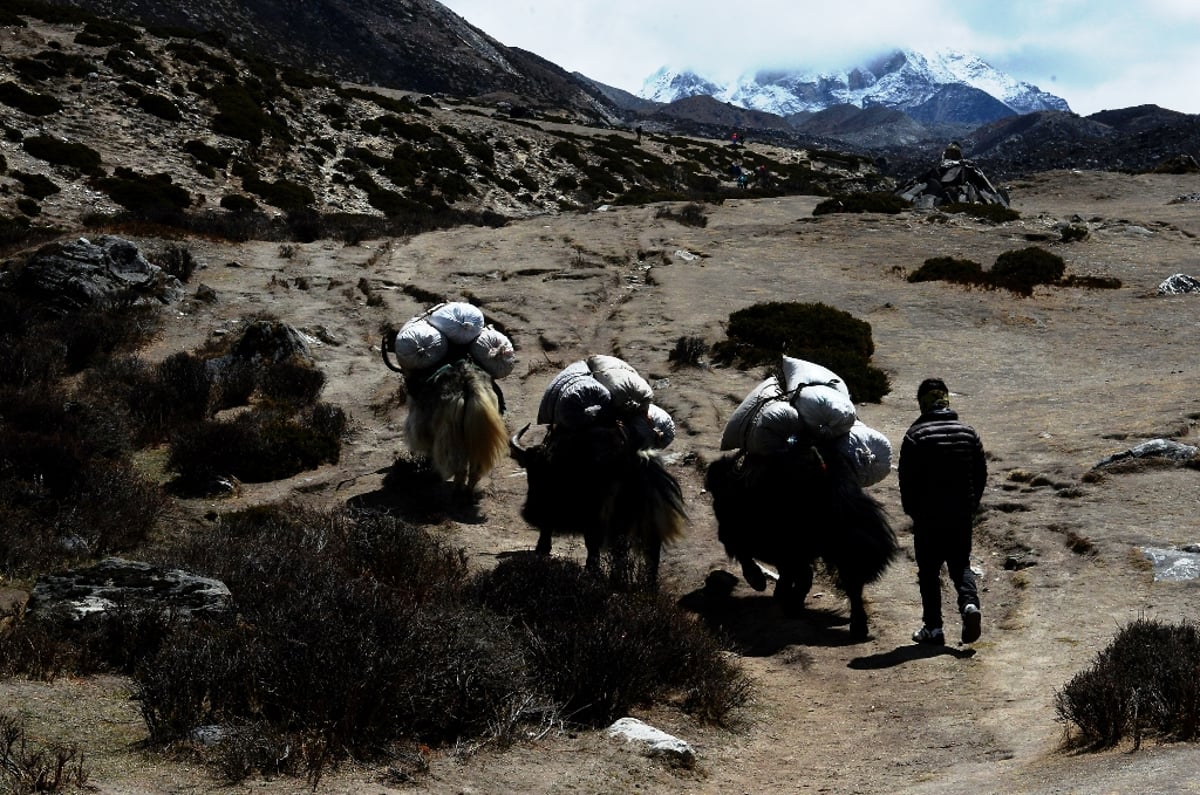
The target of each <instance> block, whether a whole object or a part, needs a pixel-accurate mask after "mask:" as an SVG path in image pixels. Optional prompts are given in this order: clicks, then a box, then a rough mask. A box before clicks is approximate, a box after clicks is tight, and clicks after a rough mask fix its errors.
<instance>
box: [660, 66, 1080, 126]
mask: <svg viewBox="0 0 1200 795" xmlns="http://www.w3.org/2000/svg"><path fill="white" fill-rule="evenodd" d="M949 85H964V86H969V87H971V88H974V89H976V90H979V91H982V92H983V93H985V94H987V95H989V96H991V97H992V98H994V99H996V100H998V101H999V102H1001V103H1003V104H1004V105H1005V106H1007V107H1008V108H1010V109H1011V110H1012V111H1013V113H1014V114H1021V113H1030V112H1033V111H1036V110H1065V111H1069V110H1070V107H1069V106H1068V105H1067V103H1066V101H1065V100H1063V99H1061V98H1059V97H1056V96H1054V95H1053V94H1049V93H1047V92H1045V91H1042V90H1041V89H1039V88H1038V87H1037V86H1034V85H1032V84H1030V83H1025V82H1023V81H1020V80H1016V79H1015V78H1013V77H1012V76H1010V75H1008V74H1005V73H1004V72H1001V71H999V70H997V69H995V68H993V67H992V66H991V65H989V64H988V63H987V62H985V61H984V60H982V59H981V58H979V57H978V56H975V55H971V54H969V53H964V52H959V51H956V50H940V51H937V52H934V53H920V52H917V51H914V50H896V51H893V52H891V53H889V54H886V55H884V56H882V57H880V58H878V59H876V60H875V61H873V62H872V63H870V64H868V65H865V66H858V67H854V68H851V69H847V70H840V71H830V72H822V73H819V74H815V73H811V72H803V71H790V72H785V71H779V70H772V71H758V72H754V73H747V74H744V75H742V76H741V77H739V78H737V79H736V80H735V81H733V82H731V83H727V84H721V83H718V82H715V81H713V80H709V79H706V78H704V77H701V76H699V75H697V74H695V73H692V72H676V71H673V70H670V69H667V68H666V67H663V68H662V69H659V70H658V72H656V73H655V74H654V75H651V77H650V78H648V79H647V80H646V83H645V85H644V86H643V88H642V93H641V96H642V97H644V98H646V99H651V100H654V101H658V102H672V101H674V100H676V99H681V98H683V97H685V96H693V95H695V94H707V95H709V96H712V97H713V98H715V99H717V100H719V101H721V102H729V103H731V104H734V105H739V106H741V107H745V108H751V109H754V110H762V111H767V112H770V113H776V114H778V115H781V116H787V115H790V114H793V113H799V112H803V111H820V110H824V109H826V108H829V107H832V106H834V105H839V104H850V105H855V106H857V107H860V108H862V107H868V106H871V105H886V106H888V107H894V108H897V109H899V110H908V109H911V108H915V107H916V106H918V105H921V104H923V103H925V102H928V101H929V100H930V99H931V98H932V97H934V96H935V95H936V94H937V93H938V92H939V91H940V90H941V89H943V88H944V87H946V86H949ZM965 120H966V119H946V120H945V121H965Z"/></svg>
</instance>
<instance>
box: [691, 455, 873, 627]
mask: <svg viewBox="0 0 1200 795" xmlns="http://www.w3.org/2000/svg"><path fill="white" fill-rule="evenodd" d="M704 485H705V488H706V489H707V490H708V491H709V493H710V494H711V495H712V501H713V513H714V514H715V515H716V518H717V527H718V530H717V533H718V538H719V539H720V540H721V543H722V544H724V545H725V552H726V553H727V554H728V555H729V556H730V557H731V558H734V559H736V560H737V561H738V562H739V563H740V564H741V566H742V576H743V577H745V579H746V582H747V583H749V584H750V586H751V587H753V588H754V589H755V590H758V591H761V590H764V589H765V588H766V585H767V583H766V577H765V576H764V574H763V571H762V569H760V568H759V566H758V563H756V561H762V562H763V563H768V564H771V565H773V566H775V567H777V568H778V570H779V581H778V582H777V583H776V584H775V596H776V597H777V598H778V599H780V600H781V606H782V607H783V609H784V612H785V613H787V614H789V615H796V614H799V613H800V612H801V611H803V609H804V600H805V598H806V597H807V596H808V592H809V589H810V588H811V587H812V579H813V564H814V562H816V561H817V560H820V561H821V562H822V563H823V564H824V567H825V569H826V570H827V571H828V572H829V573H830V574H831V575H833V576H834V581H835V582H836V584H837V586H838V588H839V589H840V590H841V591H842V592H843V593H845V594H846V596H847V597H848V598H849V600H850V634H851V636H852V637H854V638H860V639H861V638H865V637H867V611H866V608H865V607H864V606H863V586H865V585H867V584H868V583H872V582H874V581H875V580H877V579H879V577H880V576H881V575H882V574H883V572H884V571H885V570H886V569H887V567H888V565H889V564H890V563H891V562H892V560H893V559H894V558H895V556H896V551H897V543H896V536H895V533H894V532H893V531H892V527H891V525H890V524H889V522H888V519H887V516H886V514H885V513H884V511H883V507H882V506H881V505H880V504H879V503H878V502H877V501H876V500H875V499H874V498H873V497H871V496H870V495H869V494H867V493H866V491H864V490H863V488H862V487H861V486H859V484H858V481H857V480H856V479H855V478H854V475H853V473H852V472H851V471H850V469H849V465H848V464H846V462H845V460H844V459H843V458H842V456H841V455H839V454H838V453H837V452H836V451H834V450H831V449H822V448H821V447H818V446H816V445H809V444H799V445H797V446H796V447H794V448H793V449H791V450H789V451H787V452H785V453H775V454H769V455H763V454H749V453H746V452H738V453H736V454H730V455H727V456H725V457H723V458H720V459H718V460H716V461H714V462H712V463H711V464H710V465H709V467H708V471H707V473H706V475H705V481H704Z"/></svg>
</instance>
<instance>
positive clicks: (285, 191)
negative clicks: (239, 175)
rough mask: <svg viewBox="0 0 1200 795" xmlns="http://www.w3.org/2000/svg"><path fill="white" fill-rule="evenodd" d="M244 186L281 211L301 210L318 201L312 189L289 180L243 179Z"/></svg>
mask: <svg viewBox="0 0 1200 795" xmlns="http://www.w3.org/2000/svg"><path fill="white" fill-rule="evenodd" d="M242 186H243V187H244V188H245V189H246V190H248V191H250V192H251V193H253V194H255V195H256V196H258V197H259V198H261V199H262V200H263V201H265V202H266V203H267V204H270V205H271V206H273V207H278V208H279V209H281V210H299V209H301V208H303V207H307V206H308V205H310V204H312V203H313V202H314V201H316V199H317V197H316V196H315V195H314V194H313V192H312V189H311V188H309V187H308V186H306V185H300V184H298V183H296V182H292V181H291V180H288V179H277V180H275V181H274V182H267V181H266V180H264V179H261V178H259V177H258V176H257V175H254V176H247V177H243V179H242Z"/></svg>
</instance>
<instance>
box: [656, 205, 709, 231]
mask: <svg viewBox="0 0 1200 795" xmlns="http://www.w3.org/2000/svg"><path fill="white" fill-rule="evenodd" d="M654 217H655V218H670V219H671V220H673V221H678V222H679V223H681V224H683V225H684V226H696V227H700V228H703V227H706V226H708V216H707V215H705V214H704V205H703V204H698V203H696V202H688V203H687V204H685V205H683V207H681V208H679V210H678V211H676V210H673V209H672V208H670V207H660V208H659V209H658V212H656V213H655V214H654Z"/></svg>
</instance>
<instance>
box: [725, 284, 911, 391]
mask: <svg viewBox="0 0 1200 795" xmlns="http://www.w3.org/2000/svg"><path fill="white" fill-rule="evenodd" d="M725 333H726V336H727V339H726V340H724V341H722V342H718V343H716V344H715V345H713V358H714V360H715V361H717V362H720V363H723V364H734V365H736V366H737V367H739V368H742V369H745V368H749V367H756V366H759V365H768V366H772V367H774V366H776V365H777V364H778V363H779V360H780V356H781V355H787V356H792V357H795V358H798V359H805V360H807V361H810V362H815V363H816V364H820V365H822V366H824V367H828V368H829V369H830V370H832V371H833V372H835V373H837V374H838V375H839V376H840V377H841V378H842V379H843V380H844V381H845V382H846V385H847V386H848V387H849V389H850V397H851V399H852V400H854V402H855V403H861V402H864V401H868V402H876V403H877V402H879V400H880V399H881V398H882V397H883V396H884V395H886V394H887V393H888V392H890V391H891V385H890V384H889V382H888V377H887V375H886V374H885V373H884V372H883V371H881V370H879V369H877V368H875V367H873V366H871V364H870V358H871V356H872V354H874V352H875V343H874V340H872V339H871V324H870V323H867V322H866V321H864V320H858V319H857V318H855V317H853V316H852V315H850V314H849V313H847V312H843V311H842V310H840V309H835V308H833V307H831V306H827V305H826V304H819V303H818V304H800V303H784V302H771V303H765V304H755V305H754V306H750V307H747V308H745V309H739V310H737V311H736V312H734V313H733V314H731V315H730V316H729V324H728V327H727V328H726V332H725Z"/></svg>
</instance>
